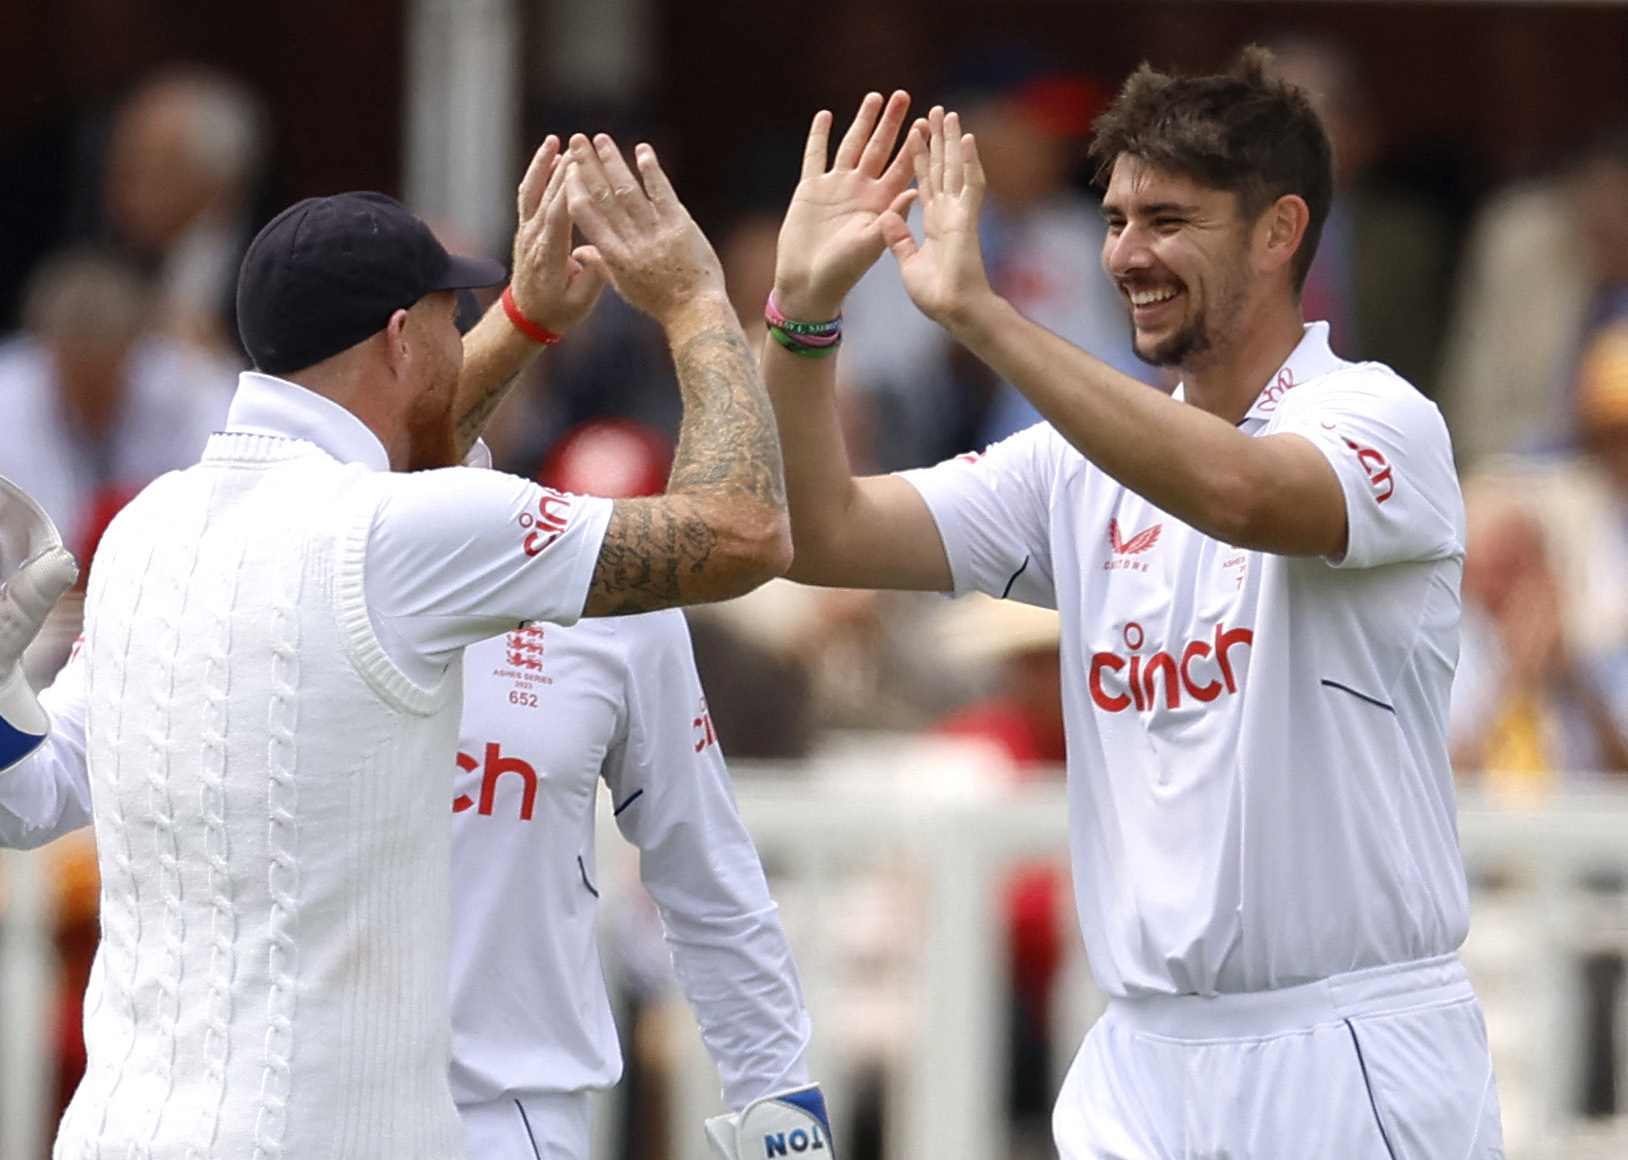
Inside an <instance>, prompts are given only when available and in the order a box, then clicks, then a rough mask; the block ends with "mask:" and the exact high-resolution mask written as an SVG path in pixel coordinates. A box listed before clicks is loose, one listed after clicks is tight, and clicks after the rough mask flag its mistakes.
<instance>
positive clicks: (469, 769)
mask: <svg viewBox="0 0 1628 1160" xmlns="http://www.w3.org/2000/svg"><path fill="white" fill-rule="evenodd" d="M457 760H458V768H459V769H461V770H463V771H464V772H465V773H474V772H475V771H476V770H477V769H481V763H480V762H479V761H476V760H475V759H474V758H473V757H471V756H469V754H467V753H460V754H458V758H457ZM505 773H512V774H515V775H517V776H518V777H519V778H520V820H521V821H522V822H529V821H531V811H532V807H533V806H535V805H536V804H537V770H536V769H535V768H534V767H533V766H532V764H531V762H529V761H521V760H520V759H519V758H518V757H504V756H503V749H502V747H501V746H499V745H498V743H497V742H496V741H488V742H487V743H486V762H485V768H484V769H481V778H480V810H479V812H480V813H481V814H484V815H485V816H486V817H491V816H492V806H493V803H494V802H495V801H496V799H497V779H498V778H500V777H502V776H503V775H504V774H505ZM474 804H475V799H474V798H472V797H470V796H469V795H468V794H466V793H461V794H459V795H458V796H457V797H455V798H453V799H452V812H453V813H455V814H461V813H463V812H464V811H465V810H467V809H468V808H469V807H470V806H472V805H474Z"/></svg>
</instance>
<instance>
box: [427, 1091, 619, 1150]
mask: <svg viewBox="0 0 1628 1160" xmlns="http://www.w3.org/2000/svg"><path fill="white" fill-rule="evenodd" d="M589 1099H590V1093H588V1092H545V1093H541V1094H538V1093H529V1094H526V1095H520V1096H513V1095H510V1096H505V1097H503V1098H502V1099H498V1100H492V1101H491V1102H490V1103H485V1104H460V1105H458V1115H459V1116H460V1117H461V1118H462V1119H463V1122H464V1133H465V1135H466V1136H467V1137H468V1139H469V1160H588V1149H589V1144H590V1143H591V1141H592V1139H593V1113H592V1108H591V1106H590V1103H589Z"/></svg>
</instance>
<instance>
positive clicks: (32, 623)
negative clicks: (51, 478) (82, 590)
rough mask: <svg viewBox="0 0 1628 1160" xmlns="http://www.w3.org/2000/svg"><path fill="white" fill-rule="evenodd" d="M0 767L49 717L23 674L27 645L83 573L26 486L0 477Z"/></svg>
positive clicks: (34, 740)
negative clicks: (52, 609)
mask: <svg viewBox="0 0 1628 1160" xmlns="http://www.w3.org/2000/svg"><path fill="white" fill-rule="evenodd" d="M0 576H3V577H5V583H4V584H3V585H0V770H3V769H8V768H10V767H11V766H13V765H15V764H16V763H17V762H19V761H21V760H22V759H23V758H25V757H27V756H28V755H29V754H30V753H32V752H33V751H34V750H35V749H36V748H38V747H39V744H40V742H42V741H44V740H45V737H46V734H48V733H49V732H50V731H51V720H50V718H49V717H47V716H46V714H45V710H44V709H42V708H40V703H39V699H38V698H37V697H35V696H34V690H33V689H32V688H31V687H30V686H29V684H28V680H27V678H25V677H24V676H23V666H22V659H23V650H24V649H25V648H27V647H28V645H29V642H30V641H32V640H33V639H34V637H35V636H37V635H39V631H40V626H41V625H43V624H44V623H45V616H46V614H47V613H48V612H50V611H51V607H52V606H53V605H54V604H56V602H57V600H58V598H59V597H61V595H62V594H63V593H64V592H66V591H67V590H68V589H70V588H72V587H73V583H74V581H75V580H77V579H78V578H79V567H78V565H76V564H75V563H74V559H73V557H72V556H71V555H69V554H68V552H67V551H66V549H64V548H63V546H62V538H61V537H60V536H58V535H57V530H56V526H55V525H54V524H52V523H51V517H50V516H48V515H46V514H45V512H44V510H43V509H42V508H41V507H40V505H39V504H37V503H35V502H34V500H33V497H31V496H30V495H29V494H28V493H27V492H25V491H24V490H23V489H22V488H20V487H18V486H17V485H16V484H14V483H12V482H11V481H10V480H9V479H6V478H5V477H3V476H0Z"/></svg>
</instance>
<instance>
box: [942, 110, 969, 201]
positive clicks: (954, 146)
mask: <svg viewBox="0 0 1628 1160" xmlns="http://www.w3.org/2000/svg"><path fill="white" fill-rule="evenodd" d="M965 180H966V175H965V171H964V169H963V166H962V163H961V114H959V113H954V112H950V113H945V114H944V192H945V193H948V194H949V195H951V196H952V197H954V196H956V195H957V194H959V193H960V192H961V186H962V184H963V183H964V182H965Z"/></svg>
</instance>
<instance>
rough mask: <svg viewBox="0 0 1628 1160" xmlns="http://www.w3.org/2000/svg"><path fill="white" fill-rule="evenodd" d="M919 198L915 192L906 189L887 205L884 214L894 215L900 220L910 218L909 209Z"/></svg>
mask: <svg viewBox="0 0 1628 1160" xmlns="http://www.w3.org/2000/svg"><path fill="white" fill-rule="evenodd" d="M919 196H920V194H919V192H918V191H917V190H914V189H907V190H905V191H904V192H903V193H901V194H900V195H899V196H898V197H896V198H894V199H893V200H892V201H891V202H889V203H888V207H887V211H886V212H888V213H891V214H896V215H897V216H898V217H899V218H900V219H901V220H902V219H906V218H908V217H909V216H910V207H911V206H913V205H915V204H916V198H917V197H919Z"/></svg>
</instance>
